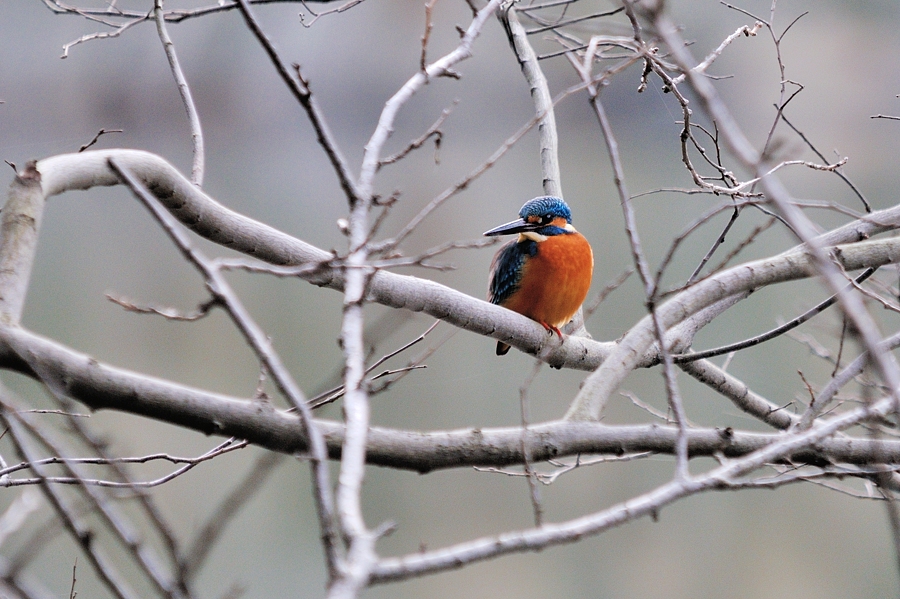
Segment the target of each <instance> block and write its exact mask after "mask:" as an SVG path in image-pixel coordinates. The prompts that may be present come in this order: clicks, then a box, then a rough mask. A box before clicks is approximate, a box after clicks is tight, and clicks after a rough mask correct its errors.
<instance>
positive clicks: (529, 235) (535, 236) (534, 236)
mask: <svg viewBox="0 0 900 599" xmlns="http://www.w3.org/2000/svg"><path fill="white" fill-rule="evenodd" d="M526 239H530V240H531V241H537V242H541V241H547V236H546V235H541V234H540V233H535V232H534V231H525V232H524V233H519V243H522V242H523V241H525V240H526Z"/></svg>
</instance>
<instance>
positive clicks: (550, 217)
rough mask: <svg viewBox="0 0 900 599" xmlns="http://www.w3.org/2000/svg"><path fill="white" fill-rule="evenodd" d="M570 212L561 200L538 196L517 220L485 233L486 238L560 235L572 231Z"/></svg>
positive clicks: (527, 203) (530, 201)
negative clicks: (531, 233) (532, 233)
mask: <svg viewBox="0 0 900 599" xmlns="http://www.w3.org/2000/svg"><path fill="white" fill-rule="evenodd" d="M571 224H572V211H571V210H569V205H568V204H566V203H565V202H564V201H563V200H562V199H561V198H557V197H554V196H540V197H537V198H534V199H533V200H528V201H527V202H525V205H524V206H522V209H521V210H519V219H518V220H514V221H512V222H510V223H506V224H505V225H500V226H499V227H495V228H493V229H491V230H490V231H487V232H485V235H487V236H488V237H493V236H494V235H511V234H514V233H527V232H529V231H534V232H536V233H538V234H539V235H544V236H547V235H561V234H564V233H568V232H571V231H574V229H572V227H571Z"/></svg>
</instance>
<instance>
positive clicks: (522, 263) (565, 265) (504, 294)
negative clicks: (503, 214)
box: [485, 196, 594, 356]
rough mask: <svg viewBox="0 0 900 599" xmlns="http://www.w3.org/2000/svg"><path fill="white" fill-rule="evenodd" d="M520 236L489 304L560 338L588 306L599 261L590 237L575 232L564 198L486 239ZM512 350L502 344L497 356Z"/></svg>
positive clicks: (494, 268)
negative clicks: (582, 309)
mask: <svg viewBox="0 0 900 599" xmlns="http://www.w3.org/2000/svg"><path fill="white" fill-rule="evenodd" d="M511 234H518V238H517V239H515V240H513V241H511V242H509V243H508V244H506V245H505V246H503V247H502V248H500V251H499V252H497V255H496V256H494V261H493V262H492V263H491V282H490V287H489V288H488V299H489V300H490V302H491V303H492V304H498V305H500V306H503V307H504V308H508V309H510V310H512V311H514V312H518V313H519V314H522V315H524V316H527V317H528V318H530V319H532V320H536V321H537V322H538V323H540V324H541V326H543V327H544V328H545V329H547V330H548V331H552V332H554V333H556V334H557V335H559V338H560V339H562V333H561V332H560V330H559V327H561V326H563V325H565V324H566V323H568V322H569V321H570V320H572V317H573V316H575V313H576V312H578V308H580V307H581V304H582V303H583V302H584V298H585V297H587V293H588V289H590V286H591V276H592V274H593V272H594V255H593V252H592V251H591V246H590V244H589V243H588V241H587V239H585V238H584V236H583V235H582V234H581V233H579V232H578V231H576V230H575V227H573V226H572V212H571V211H570V210H569V206H568V205H567V204H566V203H565V202H564V201H563V200H561V199H560V198H556V197H553V196H542V197H538V198H534V199H533V200H529V201H528V202H526V203H525V205H524V206H522V209H521V210H520V211H519V219H518V220H515V221H512V222H509V223H506V224H505V225H500V226H499V227H496V228H494V229H491V230H490V231H487V232H486V233H485V235H487V236H494V235H511ZM508 351H509V345H507V344H506V343H503V342H502V341H498V342H497V355H498V356H502V355H503V354H505V353H506V352H508Z"/></svg>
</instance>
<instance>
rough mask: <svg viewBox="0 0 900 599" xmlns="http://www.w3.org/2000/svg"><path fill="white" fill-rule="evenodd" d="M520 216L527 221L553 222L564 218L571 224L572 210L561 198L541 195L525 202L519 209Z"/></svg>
mask: <svg viewBox="0 0 900 599" xmlns="http://www.w3.org/2000/svg"><path fill="white" fill-rule="evenodd" d="M519 218H521V219H522V220H524V221H525V222H545V223H550V222H553V220H554V219H557V218H564V219H566V222H567V223H569V224H571V223H572V211H571V210H569V205H568V204H566V203H565V202H564V201H563V200H562V199H561V198H557V197H553V196H541V197H538V198H534V199H533V200H528V201H527V202H525V205H524V206H522V209H521V210H519ZM538 219H539V220H538Z"/></svg>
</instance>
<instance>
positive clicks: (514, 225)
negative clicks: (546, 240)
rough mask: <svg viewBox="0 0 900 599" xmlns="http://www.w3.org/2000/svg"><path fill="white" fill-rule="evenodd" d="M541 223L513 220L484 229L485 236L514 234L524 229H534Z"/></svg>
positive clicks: (522, 231)
mask: <svg viewBox="0 0 900 599" xmlns="http://www.w3.org/2000/svg"><path fill="white" fill-rule="evenodd" d="M540 227H541V225H540V224H539V223H529V222H526V221H525V220H524V219H521V218H520V219H518V220H514V221H512V222H510V223H506V224H505V225H500V226H499V227H494V228H493V229H491V230H490V231H485V232H484V235H485V237H494V236H495V235H514V234H515V233H524V232H525V231H536V230H537V229H539V228H540Z"/></svg>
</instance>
